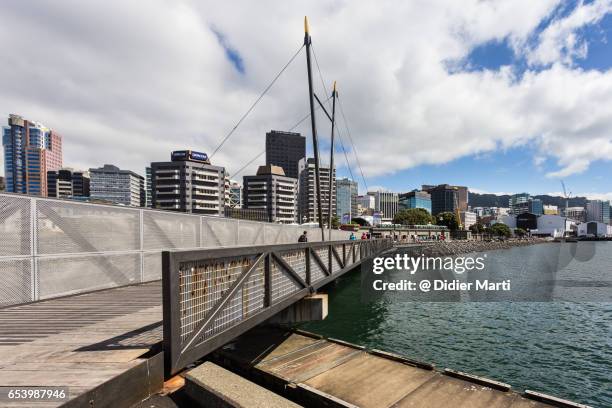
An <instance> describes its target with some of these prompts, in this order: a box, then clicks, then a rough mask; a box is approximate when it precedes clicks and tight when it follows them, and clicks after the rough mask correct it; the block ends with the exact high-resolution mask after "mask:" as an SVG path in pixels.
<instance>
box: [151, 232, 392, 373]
mask: <svg viewBox="0 0 612 408" xmlns="http://www.w3.org/2000/svg"><path fill="white" fill-rule="evenodd" d="M392 245H393V243H392V241H391V240H389V239H373V240H359V241H336V242H329V243H327V242H325V243H302V244H289V245H267V246H255V247H242V248H232V249H216V250H204V251H202V250H200V251H172V252H166V251H164V252H163V253H162V259H163V261H162V263H163V280H162V284H163V311H164V312H163V313H164V320H163V321H164V327H163V330H164V356H165V359H166V362H165V368H166V374H167V375H172V374H175V373H176V372H178V371H179V370H181V369H182V368H184V367H185V366H187V365H188V364H190V363H192V362H193V361H195V360H197V359H199V358H201V357H203V356H204V355H206V354H208V353H209V352H211V351H213V350H215V349H216V348H218V347H220V346H222V345H223V344H225V343H227V342H228V341H230V340H231V339H233V338H234V337H236V336H238V335H240V334H242V333H244V332H245V331H246V330H248V329H250V328H251V327H253V326H255V325H257V324H259V323H261V322H262V321H264V320H266V319H268V318H270V317H271V316H273V315H275V314H276V313H278V312H279V311H281V310H283V309H285V308H286V307H288V306H289V305H291V304H293V303H295V302H296V301H298V300H299V299H301V298H303V297H304V296H306V295H308V294H310V293H312V292H314V291H315V290H316V289H318V288H320V287H321V286H323V285H325V284H327V283H329V282H330V281H332V280H334V279H336V278H338V277H339V276H341V275H342V274H344V273H345V272H347V271H349V270H350V269H352V268H354V267H355V266H357V265H359V264H360V263H362V262H363V261H365V260H366V259H367V258H368V257H370V256H373V255H375V254H377V253H380V252H382V251H384V250H386V249H388V248H391V247H392Z"/></svg>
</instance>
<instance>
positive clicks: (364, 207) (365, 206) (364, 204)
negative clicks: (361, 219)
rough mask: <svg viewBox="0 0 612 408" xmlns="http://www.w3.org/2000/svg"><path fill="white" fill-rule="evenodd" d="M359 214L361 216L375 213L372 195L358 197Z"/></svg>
mask: <svg viewBox="0 0 612 408" xmlns="http://www.w3.org/2000/svg"><path fill="white" fill-rule="evenodd" d="M357 212H358V213H359V215H362V214H368V215H372V214H371V213H372V212H374V196H373V195H370V194H366V195H360V196H357Z"/></svg>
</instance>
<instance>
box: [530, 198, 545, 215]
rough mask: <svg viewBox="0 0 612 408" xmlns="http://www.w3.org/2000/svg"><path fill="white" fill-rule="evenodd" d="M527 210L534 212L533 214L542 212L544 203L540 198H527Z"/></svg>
mask: <svg viewBox="0 0 612 408" xmlns="http://www.w3.org/2000/svg"><path fill="white" fill-rule="evenodd" d="M528 210H529V211H528V212H530V213H532V214H535V215H542V214H544V204H543V203H542V200H540V199H539V198H531V199H529V207H528Z"/></svg>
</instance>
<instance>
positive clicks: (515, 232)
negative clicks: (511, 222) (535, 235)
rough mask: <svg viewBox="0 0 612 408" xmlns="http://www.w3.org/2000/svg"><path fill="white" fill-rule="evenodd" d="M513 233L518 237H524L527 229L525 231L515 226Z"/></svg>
mask: <svg viewBox="0 0 612 408" xmlns="http://www.w3.org/2000/svg"><path fill="white" fill-rule="evenodd" d="M514 234H516V235H517V236H519V237H524V236H525V235H527V231H525V230H524V229H522V228H515V229H514Z"/></svg>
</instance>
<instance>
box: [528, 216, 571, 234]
mask: <svg viewBox="0 0 612 408" xmlns="http://www.w3.org/2000/svg"><path fill="white" fill-rule="evenodd" d="M573 225H575V222H574V221H572V220H570V219H568V218H565V217H561V216H559V215H548V214H545V215H540V216H539V217H538V229H537V230H535V231H531V234H532V235H539V236H544V235H546V236H550V237H553V238H562V237H564V236H566V235H569V233H570V231H571V230H572V226H573Z"/></svg>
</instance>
